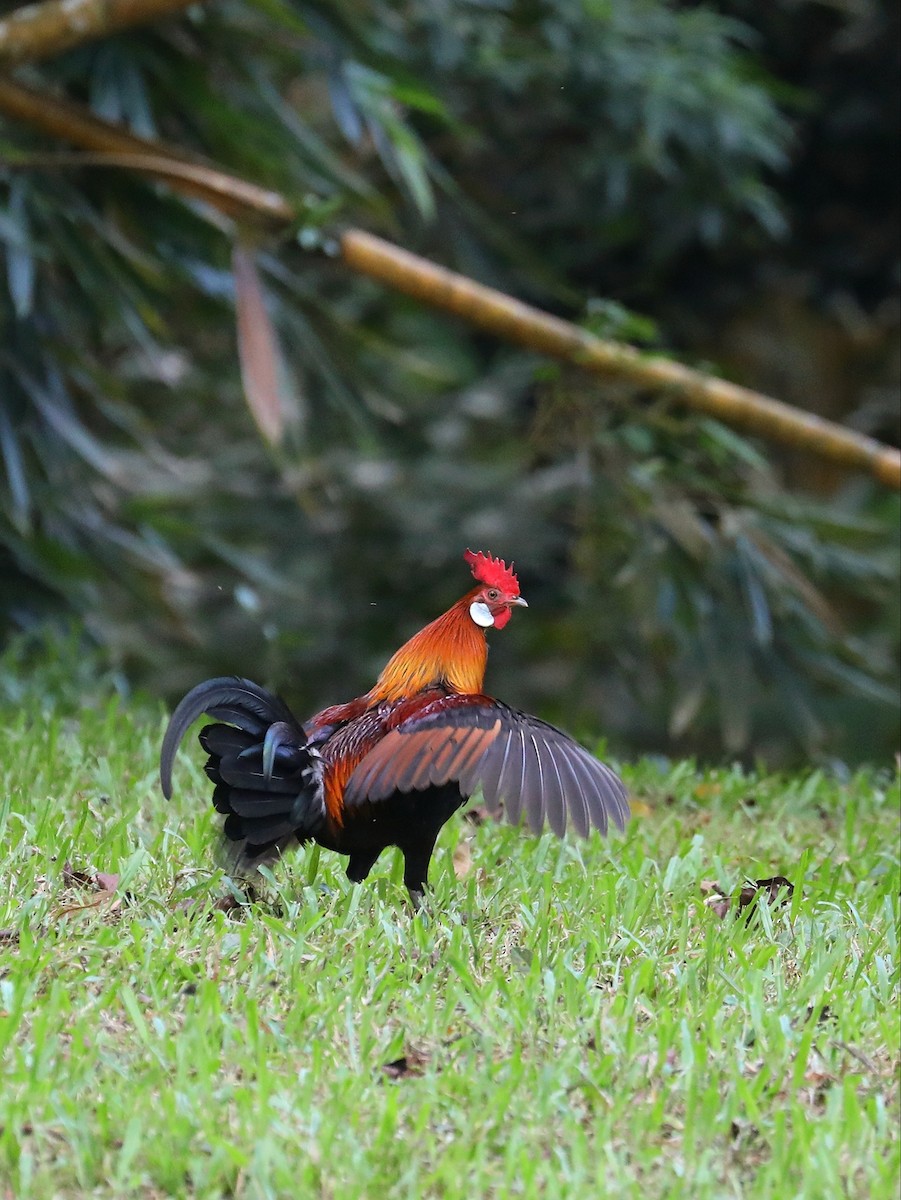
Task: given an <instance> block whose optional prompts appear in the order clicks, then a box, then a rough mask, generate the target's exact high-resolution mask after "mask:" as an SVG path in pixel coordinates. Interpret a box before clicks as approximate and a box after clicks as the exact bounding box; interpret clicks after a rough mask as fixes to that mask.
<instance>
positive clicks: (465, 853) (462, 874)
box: [454, 842, 472, 879]
mask: <svg viewBox="0 0 901 1200" xmlns="http://www.w3.org/2000/svg"><path fill="white" fill-rule="evenodd" d="M471 870H472V851H471V850H470V848H469V842H459V843H458V844H457V848H456V849H455V850H454V875H455V876H456V877H457V879H465V878H466V876H467V875H468V874H469V872H470V871H471Z"/></svg>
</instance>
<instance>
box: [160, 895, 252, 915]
mask: <svg viewBox="0 0 901 1200" xmlns="http://www.w3.org/2000/svg"><path fill="white" fill-rule="evenodd" d="M243 907H244V906H243V904H241V902H240V901H239V900H236V899H235V897H234V896H233V895H232V894H231V893H230V892H229V893H227V894H226V895H225V896H220V897H219V899H218V900H214V901H213V902H212V904H211V903H210V902H209V900H208V899H206V898H205V897H203V896H195V897H194V898H193V899H190V900H179V902H178V904H176V905H175V909H174V911H175V912H177V913H184V914H185V915H187V916H205V917H207V918H210V917H212V915H213V913H214V912H224V913H227V912H234V910H235V909H241V908H243Z"/></svg>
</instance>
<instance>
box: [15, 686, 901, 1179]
mask: <svg viewBox="0 0 901 1200" xmlns="http://www.w3.org/2000/svg"><path fill="white" fill-rule="evenodd" d="M6 690H7V694H8V695H10V696H11V699H10V700H9V701H8V702H6V704H5V705H0V737H2V746H3V752H2V760H0V880H2V885H3V896H2V898H0V928H5V929H6V930H7V932H6V933H5V935H4V939H5V940H3V941H0V1057H2V1084H0V1129H2V1133H0V1184H2V1185H5V1193H4V1187H3V1186H0V1195H4V1194H5V1195H9V1196H15V1197H21V1198H24V1197H83V1196H98V1197H130V1196H140V1197H157V1196H167V1195H175V1196H184V1195H196V1196H203V1197H216V1196H238V1197H268V1196H273V1197H282V1196H285V1197H287V1196H291V1197H307V1196H322V1197H329V1198H335V1200H338V1198H348V1200H357V1198H361V1197H371V1198H373V1200H375V1198H378V1197H386V1196H391V1197H410V1198H419V1197H439V1196H440V1197H445V1196H447V1197H463V1196H465V1197H467V1198H471V1197H482V1196H536V1197H538V1196H549V1197H557V1196H561V1197H586V1198H588V1197H598V1196H607V1197H610V1196H633V1195H641V1196H642V1197H648V1198H653V1197H664V1196H672V1197H676V1196H691V1197H692V1198H693V1200H704V1198H708V1197H709V1198H711V1200H713V1198H716V1200H720V1198H726V1197H739V1196H742V1197H779V1198H780V1200H787V1198H790V1197H805V1198H814V1197H833V1196H855V1197H858V1196H859V1197H877V1198H878V1197H895V1196H897V1194H898V1183H899V1157H898V1144H899V1143H898V1120H899V1105H898V1081H897V1072H898V1060H899V1028H898V1024H899V1023H898V893H899V838H898V807H899V792H898V784H897V780H892V779H891V777H890V776H889V774H888V772H886V773H885V774H884V776H878V775H861V776H858V777H856V778H854V779H853V780H851V781H850V782H847V783H840V782H836V781H834V780H831V779H828V778H825V777H824V776H822V775H820V774H816V773H814V774H808V775H806V776H804V777H796V778H776V777H770V778H767V777H763V776H760V777H755V776H749V775H746V774H743V773H742V772H741V771H740V770H737V769H729V770H725V769H724V770H719V771H708V772H705V773H703V774H700V773H698V772H697V771H696V770H695V769H694V767H693V766H691V765H690V764H681V765H678V766H676V767H673V768H667V769H664V768H661V767H660V766H659V765H655V764H653V763H649V762H642V763H638V764H635V765H633V766H631V767H629V766H624V774H625V776H626V779H627V781H628V782H629V784H630V786H631V787H632V788H633V790H634V793H635V794H636V795H637V796H638V797H639V799H640V801H641V804H640V805H639V815H638V816H637V817H636V819H635V820H634V821H633V822H632V824H631V826H630V828H629V830H628V833H627V835H626V836H625V837H623V838H616V839H613V840H611V841H609V842H603V841H601V840H600V839H599V838H597V837H593V838H592V839H591V840H589V841H587V842H580V841H577V840H571V839H567V840H566V841H564V842H558V841H557V840H556V839H554V838H553V837H552V836H551V835H546V836H544V837H543V838H540V839H533V838H531V837H529V836H528V835H527V834H526V833H525V832H523V831H520V830H517V829H511V828H508V827H505V826H496V825H494V824H485V825H482V826H479V827H477V828H476V827H473V826H470V825H468V824H466V823H465V822H464V821H462V820H457V821H455V822H452V823H451V824H450V825H449V826H448V827H447V828H446V829H445V831H444V834H443V836H442V838H441V841H440V843H439V850H438V853H437V855H436V859H435V861H434V862H433V867H432V880H433V884H434V894H433V908H432V914H431V916H430V917H428V918H427V919H419V918H415V917H413V916H411V915H410V913H409V911H408V909H407V907H406V902H405V893H404V892H403V889H402V886H401V883H400V874H399V863H397V862H394V861H393V860H392V858H391V856H390V855H386V856H385V858H384V860H383V863H381V864H380V865H379V868H378V869H377V871H376V873H375V874H374V876H373V877H372V879H371V881H370V882H369V883H368V884H366V885H363V886H360V887H354V886H352V885H350V884H348V883H347V882H346V881H345V879H344V876H343V864H344V860H343V859H340V858H339V857H338V856H336V855H331V854H328V853H325V852H323V853H322V856H321V859H319V858H318V855H317V854H316V853H315V852H313V853H312V854H311V853H308V852H307V853H305V852H300V853H298V854H297V855H295V856H292V858H291V860H290V861H287V862H285V863H284V864H283V865H281V866H280V867H279V869H278V870H277V871H276V872H275V874H274V876H273V879H272V881H271V882H270V883H269V885H268V887H267V889H266V890H265V894H264V896H263V898H262V899H261V900H260V901H259V902H258V903H256V904H254V905H250V906H246V907H241V908H238V909H236V910H234V911H232V912H228V913H226V912H223V911H213V910H211V905H212V903H213V902H214V901H215V900H216V899H217V898H218V897H220V896H222V895H224V894H226V893H227V890H228V885H227V882H226V881H225V880H224V878H223V876H222V875H221V874H220V873H219V872H218V871H217V870H216V869H215V867H214V857H213V843H214V820H213V814H212V813H211V811H210V810H209V808H208V804H207V801H206V798H205V797H206V792H207V788H206V786H205V781H204V779H203V775H202V770H201V762H202V759H201V754H200V751H199V750H198V749H197V747H196V743H193V744H192V745H191V747H190V749H189V751H188V753H183V754H182V755H181V756H180V760H179V769H178V774H177V796H176V801H175V802H174V803H173V804H172V805H167V804H166V803H165V801H164V800H163V799H162V797H161V796H160V794H159V792H158V790H157V778H156V757H157V750H158V746H159V742H160V738H161V736H162V730H163V719H162V714H161V713H160V712H159V711H158V710H157V709H152V708H150V707H148V706H144V707H140V706H136V707H134V708H133V709H129V708H127V707H122V706H120V705H119V704H118V703H117V702H113V701H111V702H108V703H107V702H106V701H105V700H101V701H100V702H97V701H96V700H95V701H93V702H91V703H90V704H89V706H88V707H86V708H85V709H84V710H83V711H81V712H80V713H78V714H76V715H73V713H72V712H71V711H69V710H66V709H65V708H59V707H54V705H52V704H48V703H46V702H44V701H42V700H41V699H40V693H39V691H38V689H37V688H34V689H31V688H29V687H28V686H24V685H23V687H22V688H21V689H20V690H19V691H18V692H17V691H16V689H15V687H7V689H6ZM464 838H465V839H468V841H469V852H470V856H471V869H470V870H469V872H468V873H467V874H466V875H465V877H464V878H463V879H460V880H458V879H457V878H455V875H454V865H453V854H454V850H455V848H456V846H457V844H458V842H459V841H460V840H462V839H464ZM458 857H459V856H458ZM67 860H68V861H69V862H70V863H71V865H72V867H74V868H78V869H82V870H85V871H88V872H95V871H107V872H117V873H119V874H120V875H121V880H120V888H119V893H117V895H119V896H120V897H121V899H120V900H119V902H118V905H117V906H115V907H114V906H113V905H112V903H111V902H109V901H106V902H104V903H102V904H100V905H98V906H96V907H87V908H82V909H75V910H74V911H70V912H63V911H62V910H64V909H66V908H71V906H73V905H78V904H85V903H86V902H88V901H90V900H91V899H92V898H93V895H92V891H91V888H90V886H80V885H78V884H77V882H73V881H72V880H71V879H70V878H69V877H68V876H67V877H64V873H63V867H64V864H65V863H66V861H67ZM775 874H783V875H786V876H788V877H789V878H790V879H791V880H792V882H793V883H794V885H795V891H794V895H793V897H792V899H791V902H790V903H789V904H788V905H785V906H782V907H779V906H775V907H771V906H767V907H765V908H764V909H763V910H762V911H761V912H760V916H759V919H757V920H751V921H750V922H748V921H746V920H745V919H744V916H742V917H740V918H739V919H736V918H735V917H733V916H732V915H729V916H727V918H726V919H720V918H719V917H718V916H717V915H716V914H715V913H714V912H712V911H711V909H710V908H709V907H706V906H705V903H704V896H703V895H702V893H701V890H700V883H701V881H702V880H717V881H719V882H720V883H721V884H722V885H724V886H726V887H727V888H728V889H731V888H733V887H735V886H738V885H741V883H742V882H743V881H744V880H745V878H746V877H749V878H759V877H765V876H772V875H775ZM185 900H191V901H196V902H197V903H196V904H195V905H194V907H193V909H192V911H190V912H185V911H183V910H182V909H179V908H177V906H178V905H179V904H180V902H182V901H185ZM16 938H17V940H16ZM824 1006H828V1008H826V1007H824ZM404 1055H405V1056H407V1060H408V1066H409V1067H410V1068H411V1069H410V1070H408V1072H407V1073H406V1074H404V1073H402V1072H401V1073H400V1074H399V1076H398V1075H397V1074H396V1073H394V1074H391V1073H388V1072H386V1070H385V1067H386V1064H389V1063H392V1062H393V1061H395V1060H398V1059H400V1058H401V1057H402V1056H404Z"/></svg>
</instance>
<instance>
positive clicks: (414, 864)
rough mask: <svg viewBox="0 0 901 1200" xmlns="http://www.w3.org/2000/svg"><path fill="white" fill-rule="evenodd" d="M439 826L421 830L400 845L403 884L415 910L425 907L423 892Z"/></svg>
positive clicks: (418, 910) (426, 884) (419, 910)
mask: <svg viewBox="0 0 901 1200" xmlns="http://www.w3.org/2000/svg"><path fill="white" fill-rule="evenodd" d="M440 828H441V826H440V825H439V826H438V829H436V830H434V831H430V830H428V831H423V832H421V833H420V835H419V837H417V838H416V840H415V841H414V842H412V843H411V842H408V843H407V844H406V845H403V846H401V847H400V850H401V853H402V854H403V856H404V886H405V887H406V889H407V891H408V892H409V893H410V903H411V904H412V905H413V908H414V909H415V910H416V912H422V911H423V909H424V908H425V892H426V887H427V886H428V878H429V862H430V861H431V858H432V851H433V850H434V849H435V842H436V841H437V839H438V832H439V830H440Z"/></svg>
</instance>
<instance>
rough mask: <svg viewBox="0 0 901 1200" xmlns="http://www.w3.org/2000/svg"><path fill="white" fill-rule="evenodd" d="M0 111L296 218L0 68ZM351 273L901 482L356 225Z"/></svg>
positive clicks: (826, 430) (220, 199)
mask: <svg viewBox="0 0 901 1200" xmlns="http://www.w3.org/2000/svg"><path fill="white" fill-rule="evenodd" d="M0 112H2V113H6V115H8V116H11V117H13V118H15V119H17V120H20V121H25V122H27V123H28V124H30V125H32V126H34V127H35V128H38V129H41V130H43V131H44V132H45V133H48V134H51V135H52V136H54V137H58V138H62V139H63V140H65V141H69V142H72V143H74V144H75V145H78V146H83V147H85V148H87V149H89V150H92V151H95V152H97V154H96V156H94V157H93V159H92V161H100V162H105V163H106V164H107V165H110V166H112V165H120V166H127V167H129V168H132V169H138V170H141V171H143V172H145V173H146V174H149V175H150V176H152V177H154V178H158V179H161V180H163V181H164V182H165V183H167V184H168V186H170V187H171V188H172V189H173V190H174V191H177V192H180V193H182V194H185V195H189V196H192V197H195V198H200V199H202V200H204V201H206V202H207V203H208V204H210V205H212V206H213V207H215V208H216V209H217V210H219V211H220V212H223V213H225V214H226V215H227V216H229V217H232V218H233V219H235V220H238V221H245V222H246V221H260V220H261V219H262V220H263V221H264V222H265V223H266V224H267V225H268V226H270V227H272V228H284V227H285V226H286V225H288V224H290V222H291V221H292V220H293V219H294V218H295V212H294V210H293V209H292V207H291V205H290V204H289V203H288V201H287V200H286V199H285V198H284V197H282V196H280V195H279V194H278V193H277V192H271V191H268V190H266V189H264V188H258V187H256V186H255V185H254V184H250V183H247V182H246V181H245V180H243V179H240V178H238V177H236V176H234V175H230V174H228V173H227V172H224V171H220V170H218V169H217V168H214V167H208V166H206V164H204V163H202V162H201V161H199V160H197V159H194V158H192V157H191V156H189V155H187V154H185V153H184V152H182V151H180V150H175V149H173V148H172V147H170V146H168V145H167V144H165V143H163V142H159V141H151V140H150V139H146V138H140V137H137V136H135V135H134V134H131V133H128V132H127V131H126V130H124V129H122V128H121V127H119V126H117V125H114V124H112V123H110V122H108V121H103V120H100V119H99V118H98V117H95V116H93V115H92V114H91V113H89V112H88V111H87V110H86V109H84V108H82V107H80V106H79V105H76V104H73V103H71V102H69V101H63V100H59V99H56V98H54V97H49V96H46V95H43V94H41V93H38V92H35V91H33V90H31V89H29V88H26V87H24V86H23V85H22V84H20V83H18V82H15V81H13V80H11V79H8V78H3V77H0ZM339 245H340V254H341V258H342V260H343V262H344V263H345V265H346V266H347V267H349V268H350V270H352V271H355V272H357V273H359V274H363V275H368V276H369V277H370V278H373V279H377V280H379V282H381V283H383V284H385V285H387V286H388V287H391V288H394V289H395V290H397V291H400V292H404V293H405V294H406V295H408V296H412V297H414V298H415V299H417V300H420V301H422V302H423V303H425V304H430V305H432V306H433V307H435V308H440V309H442V310H443V311H445V312H448V313H451V314H453V315H454V316H457V317H459V318H461V319H462V320H464V321H467V322H469V323H470V324H473V325H477V326H479V327H480V328H482V329H486V330H488V331H490V332H491V333H493V334H495V335H496V336H498V337H501V338H505V339H506V340H508V341H512V342H516V343H518V344H519V345H521V346H525V347H527V348H528V349H530V350H535V351H537V352H539V353H542V354H547V355H550V356H551V357H554V358H558V359H561V360H562V361H564V362H569V363H573V364H575V365H577V366H581V367H583V368H584V369H585V370H588V371H591V372H592V373H593V374H596V375H601V376H607V377H614V378H620V379H626V380H629V381H631V382H632V383H634V384H636V385H638V386H642V387H648V388H653V389H655V390H659V391H665V392H668V393H669V394H670V395H671V396H672V397H674V398H676V399H678V400H679V401H680V402H682V403H683V404H685V405H686V407H688V408H691V409H694V410H695V411H698V412H703V413H706V414H708V415H709V416H713V417H716V418H717V419H718V420H720V421H722V422H723V423H724V424H726V425H730V426H732V427H733V428H736V429H743V430H746V431H747V432H748V433H753V434H757V435H759V436H761V437H765V438H768V439H770V440H771V441H775V442H780V443H782V444H784V445H788V446H794V447H797V448H800V449H803V450H806V451H808V452H809V453H814V454H817V455H820V456H821V457H823V458H827V459H830V460H831V461H833V462H835V463H838V464H840V465H842V466H844V467H846V468H848V469H853V470H859V471H865V472H867V473H869V474H871V475H873V476H874V477H875V478H876V479H877V480H879V482H880V483H882V484H884V485H885V486H886V487H890V488H894V489H895V490H896V491H898V490H901V451H898V450H896V449H894V448H893V447H891V446H886V445H884V444H883V443H882V442H878V441H876V440H875V439H874V438H870V437H866V436H865V435H863V434H861V433H857V432H856V431H855V430H852V429H847V428H845V427H844V426H841V425H837V424H835V423H834V422H832V421H827V420H825V419H824V418H822V417H818V416H816V415H815V414H813V413H808V412H804V411H802V410H800V409H797V408H794V407H792V406H791V405H788V404H784V403H783V402H782V401H780V400H774V399H773V398H772V397H770V396H764V395H761V394H760V393H759V392H754V391H752V390H751V389H749V388H744V387H740V386H739V385H738V384H734V383H728V382H726V381H725V380H722V379H717V378H716V377H715V376H712V375H706V374H704V373H702V372H700V371H695V370H693V369H692V368H690V367H686V366H683V365H682V364H681V363H677V362H673V361H672V360H671V359H667V358H663V357H660V356H657V355H647V354H643V353H641V352H639V351H638V350H636V349H634V348H633V347H632V346H628V345H625V344H623V343H619V342H610V341H605V340H603V339H601V338H598V337H595V336H594V335H593V334H590V333H588V332H587V331H586V330H584V329H581V328H579V326H578V325H574V324H572V322H570V321H565V320H562V319H561V318H560V317H555V316H552V315H551V314H550V313H546V312H542V311H541V310H540V309H537V308H534V307H532V306H531V305H528V304H524V303H523V302H522V301H520V300H515V299H514V298H513V297H511V296H507V295H505V294H504V293H503V292H499V291H496V290H495V289H494V288H489V287H485V286H484V285H482V284H479V283H476V282H475V281H473V280H471V279H468V278H467V277H466V276H464V275H459V274H457V273H456V272H454V271H449V270H447V269H446V268H444V267H440V266H437V265H436V264H435V263H432V262H429V260H428V259H424V258H420V257H419V256H418V255H416V254H411V253H410V252H409V251H407V250H403V249H401V247H399V246H395V245H392V244H391V243H390V242H386V241H383V240H382V239H381V238H378V237H375V236H374V235H373V234H370V233H366V232H364V231H363V230H360V229H348V230H345V232H344V233H343V234H342V235H341V238H340V242H339Z"/></svg>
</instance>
